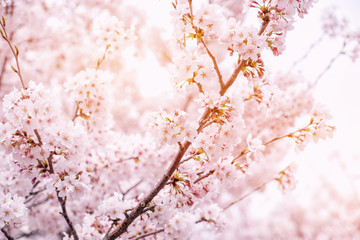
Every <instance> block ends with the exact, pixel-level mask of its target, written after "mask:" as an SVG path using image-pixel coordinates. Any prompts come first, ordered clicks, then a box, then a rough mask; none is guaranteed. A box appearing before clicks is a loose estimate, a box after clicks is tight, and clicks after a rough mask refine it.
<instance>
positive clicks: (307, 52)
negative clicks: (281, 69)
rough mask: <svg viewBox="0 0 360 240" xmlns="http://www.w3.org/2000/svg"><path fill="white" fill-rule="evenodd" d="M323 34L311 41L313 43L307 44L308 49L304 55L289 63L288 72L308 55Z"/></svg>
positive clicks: (321, 38)
mask: <svg viewBox="0 0 360 240" xmlns="http://www.w3.org/2000/svg"><path fill="white" fill-rule="evenodd" d="M324 36H325V35H324V34H322V35H321V36H320V37H319V38H318V39H317V40H316V41H315V42H313V43H312V44H311V45H310V46H309V48H308V50H307V51H306V53H305V54H304V55H302V56H301V57H300V58H299V59H298V60H296V61H295V62H294V63H293V64H292V65H291V67H290V69H289V72H290V71H291V70H292V69H293V68H294V67H295V66H296V65H298V64H299V63H300V62H302V61H304V60H305V59H306V58H307V57H308V55H309V54H310V52H311V51H312V50H313V49H314V48H315V47H316V46H317V45H318V44H319V43H320V42H321V41H322V40H323V38H324Z"/></svg>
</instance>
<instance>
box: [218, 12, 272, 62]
mask: <svg viewBox="0 0 360 240" xmlns="http://www.w3.org/2000/svg"><path fill="white" fill-rule="evenodd" d="M227 24H228V32H227V33H224V35H223V37H222V41H223V42H225V43H226V44H228V50H230V52H231V54H233V53H234V52H236V53H237V54H238V55H239V59H242V60H248V59H251V60H252V61H255V62H256V61H257V60H258V59H259V57H260V53H261V52H262V50H263V49H264V48H265V47H266V46H267V42H266V39H267V38H266V36H263V35H260V36H259V35H258V30H257V29H256V28H255V27H248V28H244V27H243V26H241V25H240V23H239V22H236V21H235V19H234V18H231V19H230V20H229V22H228V23H227Z"/></svg>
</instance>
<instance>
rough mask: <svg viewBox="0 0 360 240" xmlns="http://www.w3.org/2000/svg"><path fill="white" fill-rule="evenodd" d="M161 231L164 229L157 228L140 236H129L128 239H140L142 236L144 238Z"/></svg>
mask: <svg viewBox="0 0 360 240" xmlns="http://www.w3.org/2000/svg"><path fill="white" fill-rule="evenodd" d="M163 231H164V229H159V230H157V231H154V232H150V233H145V234H143V235H140V236H138V237H136V238H129V239H134V240H139V239H142V238H146V237H148V236H152V235H155V234H158V233H161V232H163Z"/></svg>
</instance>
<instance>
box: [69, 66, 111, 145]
mask: <svg viewBox="0 0 360 240" xmlns="http://www.w3.org/2000/svg"><path fill="white" fill-rule="evenodd" d="M111 80H112V76H111V74H110V73H108V72H106V71H102V70H96V69H90V68H88V69H86V70H84V71H81V72H79V73H78V74H76V75H75V76H74V77H72V78H70V79H68V81H67V82H65V84H64V85H65V89H66V91H67V92H69V95H70V99H71V101H72V103H76V113H75V116H74V118H73V119H74V120H75V119H76V118H77V117H80V118H81V119H82V121H81V122H82V123H83V124H84V125H85V126H86V129H87V131H90V132H93V133H94V134H95V138H96V139H99V138H100V137H96V135H99V133H98V132H97V130H100V129H104V127H105V128H109V127H111V126H112V124H113V122H112V114H111V108H110V106H111V101H110V99H111V95H112V91H111V88H110V86H111V85H110V83H111ZM100 135H101V134H100Z"/></svg>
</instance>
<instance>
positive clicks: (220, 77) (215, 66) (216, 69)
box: [200, 38, 224, 88]
mask: <svg viewBox="0 0 360 240" xmlns="http://www.w3.org/2000/svg"><path fill="white" fill-rule="evenodd" d="M200 42H201V43H202V45H203V46H204V47H205V49H206V52H207V54H208V55H209V56H210V58H211V60H212V62H213V64H214V69H215V71H216V74H217V76H218V79H219V83H220V88H223V87H224V81H223V78H222V75H221V72H220V69H219V66H218V64H217V62H216V58H215V57H214V55H213V54H212V53H211V52H210V50H209V48H208V47H207V46H206V44H205V42H204V40H203V39H202V38H201V39H200Z"/></svg>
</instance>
